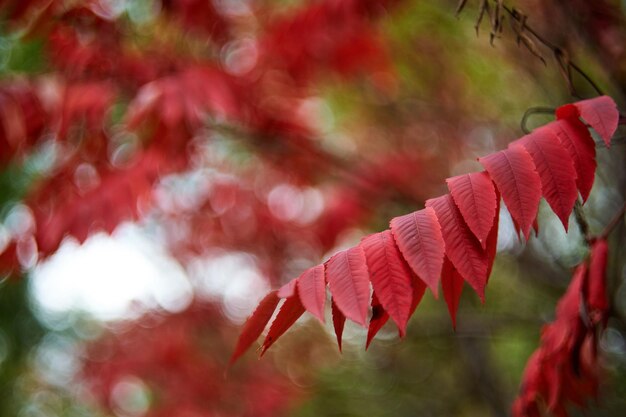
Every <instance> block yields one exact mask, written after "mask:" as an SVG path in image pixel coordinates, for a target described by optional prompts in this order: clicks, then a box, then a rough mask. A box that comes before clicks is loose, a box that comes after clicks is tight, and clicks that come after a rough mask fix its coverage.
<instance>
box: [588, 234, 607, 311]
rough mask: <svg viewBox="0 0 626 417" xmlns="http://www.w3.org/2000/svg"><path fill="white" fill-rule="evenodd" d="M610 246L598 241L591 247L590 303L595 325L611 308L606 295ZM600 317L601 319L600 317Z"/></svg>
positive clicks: (604, 241)
mask: <svg viewBox="0 0 626 417" xmlns="http://www.w3.org/2000/svg"><path fill="white" fill-rule="evenodd" d="M608 252H609V246H608V244H607V242H606V240H604V239H598V240H597V241H596V242H595V243H594V244H593V246H592V247H591V259H590V261H589V276H588V281H587V285H588V286H589V287H588V295H587V297H588V301H587V304H588V306H589V310H590V316H591V319H592V321H593V322H594V323H598V322H599V321H601V320H600V319H601V318H602V317H603V316H604V315H606V311H607V310H608V308H609V300H608V298H607V294H606V266H607V258H608ZM598 316H600V317H598Z"/></svg>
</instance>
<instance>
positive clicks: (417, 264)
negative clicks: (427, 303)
mask: <svg viewBox="0 0 626 417" xmlns="http://www.w3.org/2000/svg"><path fill="white" fill-rule="evenodd" d="M391 231H392V232H393V236H394V238H395V240H396V243H397V244H398V248H400V251H401V252H402V255H403V256H404V259H405V260H406V262H407V263H408V264H409V266H410V267H411V268H412V269H413V271H414V272H415V273H416V274H417V276H418V277H420V279H421V280H423V281H424V282H425V283H426V284H427V285H428V287H429V288H430V290H431V291H432V292H433V294H434V295H435V297H437V291H438V286H439V277H440V275H441V265H442V264H443V255H444V248H445V244H444V241H443V236H442V235H441V226H440V225H439V220H438V219H437V215H436V214H435V211H434V210H433V209H432V208H430V207H426V208H425V209H423V210H419V211H415V212H413V213H410V214H406V215H404V216H400V217H395V218H394V219H392V220H391Z"/></svg>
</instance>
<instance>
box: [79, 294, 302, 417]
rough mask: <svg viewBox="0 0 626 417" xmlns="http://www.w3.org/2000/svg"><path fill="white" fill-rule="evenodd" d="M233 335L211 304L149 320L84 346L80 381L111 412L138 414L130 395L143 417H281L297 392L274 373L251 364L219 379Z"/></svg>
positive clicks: (119, 327) (264, 366)
mask: <svg viewBox="0 0 626 417" xmlns="http://www.w3.org/2000/svg"><path fill="white" fill-rule="evenodd" d="M236 332H237V329H236V328H235V327H234V326H233V325H231V324H228V323H227V321H226V318H225V317H224V316H223V315H222V314H221V312H220V310H219V307H218V306H217V305H214V304H210V303H198V302H197V303H195V304H193V305H192V306H190V307H188V308H187V309H186V310H185V311H184V312H181V313H176V314H168V315H163V314H160V313H152V314H148V315H146V316H144V317H142V318H141V319H140V320H138V321H136V322H133V323H119V324H118V325H117V326H115V327H114V328H113V329H112V331H109V332H108V334H106V336H105V337H102V338H100V339H99V340H98V341H97V342H95V343H92V344H91V345H89V346H88V349H87V352H86V358H87V361H86V365H85V367H84V368H83V371H82V377H83V378H84V380H85V381H86V383H87V384H88V386H89V389H90V392H92V393H93V394H94V395H95V396H96V399H97V400H98V402H99V403H101V404H102V405H103V406H104V407H105V408H106V409H108V410H111V411H115V412H128V410H129V409H132V407H133V406H136V405H133V404H134V403H133V398H135V400H134V401H135V402H136V396H137V392H133V391H132V390H133V389H135V390H137V389H143V390H144V391H145V392H144V393H143V395H145V396H146V397H147V398H148V401H149V407H147V410H146V412H145V414H143V415H145V416H147V417H166V416H174V415H175V416H181V417H193V416H251V417H252V416H266V417H270V416H280V415H285V414H286V412H287V411H288V410H289V408H290V407H291V406H292V405H293V404H295V402H296V401H297V399H298V398H299V397H300V396H302V392H301V391H300V390H299V389H298V388H296V386H295V385H294V384H293V383H291V382H290V381H289V379H287V378H286V377H285V376H284V375H283V374H282V373H279V372H278V371H277V370H276V369H275V368H274V367H273V366H270V365H269V364H261V363H256V364H250V365H248V366H247V367H245V368H244V367H242V368H241V369H236V370H232V371H231V372H229V374H228V376H227V377H226V375H225V374H224V368H225V363H224V358H226V357H227V352H228V351H229V350H230V349H231V347H232V344H233V342H234V339H235V336H236ZM133 395H135V397H133ZM125 407H126V408H125Z"/></svg>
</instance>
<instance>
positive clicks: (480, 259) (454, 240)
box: [426, 194, 487, 301]
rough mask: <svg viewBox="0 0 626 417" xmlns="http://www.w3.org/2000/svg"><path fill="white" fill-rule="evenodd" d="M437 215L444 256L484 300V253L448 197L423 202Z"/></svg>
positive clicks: (485, 255)
mask: <svg viewBox="0 0 626 417" xmlns="http://www.w3.org/2000/svg"><path fill="white" fill-rule="evenodd" d="M426 206H427V207H432V208H433V209H434V210H435V213H437V217H438V218H439V224H441V231H442V234H443V240H444V241H445V243H446V256H447V258H449V259H450V261H451V262H452V264H453V265H454V267H455V268H456V270H457V271H458V272H459V274H461V276H462V277H463V278H464V279H465V280H466V281H467V282H468V283H469V284H470V285H471V286H472V288H474V290H475V291H476V293H477V294H478V296H479V297H480V299H481V300H483V301H484V299H485V284H486V283H487V254H486V253H485V252H484V251H483V250H482V248H481V247H480V243H478V240H476V237H475V236H474V234H473V233H472V232H471V231H470V230H469V228H468V227H467V225H466V224H465V221H464V220H463V217H462V216H461V213H460V212H459V209H458V208H457V207H456V205H455V204H454V201H453V200H452V196H451V195H450V194H446V195H443V196H441V197H437V198H433V199H430V200H427V201H426Z"/></svg>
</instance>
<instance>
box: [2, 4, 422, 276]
mask: <svg viewBox="0 0 626 417" xmlns="http://www.w3.org/2000/svg"><path fill="white" fill-rule="evenodd" d="M394 3H395V2H394V1H382V0H381V1H371V2H366V3H364V2H359V1H352V0H350V1H335V0H327V1H321V2H314V3H312V4H309V5H304V6H303V7H300V8H298V9H296V10H292V11H290V12H288V13H282V14H280V15H279V16H275V15H272V14H271V13H270V12H271V11H270V10H265V9H263V8H262V7H261V6H259V7H260V8H259V9H255V8H254V7H257V6H254V7H253V6H249V5H246V6H245V8H244V9H241V10H234V9H232V7H231V8H230V9H229V7H230V6H228V5H227V4H226V3H223V4H222V3H219V4H218V3H215V4H214V3H213V2H207V1H195V0H185V1H176V2H174V1H167V2H162V9H161V14H162V17H163V18H164V19H165V20H164V22H163V24H162V29H163V33H159V34H156V35H155V34H152V35H153V37H154V39H153V42H152V43H145V44H143V43H141V42H140V41H139V40H138V39H141V37H140V36H139V34H138V33H136V31H137V30H138V29H137V27H134V26H133V25H132V24H130V22H129V21H128V16H120V15H119V13H120V12H119V11H116V10H115V8H114V7H112V6H111V5H108V4H107V3H106V2H98V1H91V0H84V1H77V2H65V1H61V0H52V1H38V0H31V1H23V2H21V1H20V2H18V1H12V0H3V1H0V11H1V12H2V15H3V16H4V17H5V19H7V20H6V23H7V27H8V28H9V29H11V30H15V31H21V33H23V34H24V35H25V36H33V37H41V38H42V39H44V42H43V51H44V53H45V55H46V56H47V57H49V58H50V59H49V61H48V62H46V65H47V66H48V67H47V68H46V71H47V73H46V74H45V75H40V76H30V77H28V78H24V79H16V80H5V81H4V82H3V84H2V85H1V86H0V119H1V120H2V123H1V124H0V162H2V163H3V164H7V163H18V164H19V163H21V162H22V161H23V159H24V157H26V156H28V155H30V154H31V153H32V152H33V150H36V147H37V146H38V145H41V144H42V143H44V142H53V143H55V144H56V145H58V146H57V148H56V149H57V157H56V160H55V166H54V168H53V169H52V170H51V171H50V172H49V173H48V176H47V177H45V178H41V179H38V180H37V181H36V182H35V184H34V186H33V187H32V188H31V189H29V190H28V195H27V196H26V197H25V201H26V202H27V204H28V205H29V206H30V207H31V209H32V210H33V213H34V218H35V223H36V228H35V230H34V238H35V241H36V242H37V244H38V247H37V251H38V252H39V258H40V259H43V258H45V257H47V256H49V255H51V254H52V253H54V251H56V249H57V248H58V246H59V245H60V243H61V242H62V240H63V239H64V238H65V237H66V236H68V235H70V236H73V237H75V238H77V239H78V240H79V241H81V242H82V241H83V240H84V239H86V238H87V236H89V235H90V234H91V233H93V232H95V231H98V230H104V231H106V232H111V231H112V230H113V229H114V228H115V227H116V226H117V225H118V224H119V223H121V222H123V221H127V220H135V219H138V218H140V217H141V215H143V214H145V213H146V210H147V209H148V208H149V207H151V206H152V205H151V200H152V198H153V193H152V190H153V188H154V186H155V185H156V184H157V183H158V181H159V180H160V179H161V178H162V177H164V176H166V175H168V174H172V173H180V172H185V171H189V170H192V169H194V168H195V167H194V165H193V163H192V157H193V156H194V152H195V151H196V149H195V147H194V146H195V140H196V139H197V138H198V137H207V136H210V135H211V134H212V133H213V132H214V130H215V131H217V130H218V129H219V128H220V127H223V126H228V127H231V128H234V129H235V130H237V131H238V133H239V134H240V135H241V136H242V137H243V138H245V139H246V140H247V142H248V145H249V146H250V147H252V148H253V149H254V150H256V151H258V154H259V155H260V156H261V157H262V158H263V159H264V160H265V161H266V162H268V163H270V164H272V165H273V166H274V168H275V169H277V170H280V171H282V172H287V173H289V175H290V176H291V177H294V178H295V180H296V181H300V182H303V183H310V182H312V181H311V179H312V178H314V177H316V176H318V175H319V172H320V171H323V170H324V169H326V168H327V166H328V161H329V160H330V159H332V158H331V157H329V155H328V154H327V153H325V152H324V151H323V150H322V149H320V147H319V145H318V142H317V141H316V138H315V135H316V132H315V131H314V129H313V128H312V126H311V123H310V122H308V121H307V120H305V116H306V115H303V114H302V113H299V112H298V106H299V105H300V104H301V103H302V101H303V100H304V99H306V98H308V97H310V96H311V95H312V94H314V90H313V88H312V87H314V83H315V82H317V81H319V79H321V78H323V77H329V76H330V77H332V76H339V77H341V78H342V79H345V78H346V77H352V78H355V77H360V76H366V77H370V76H371V77H373V78H372V80H373V82H374V84H376V85H377V86H378V87H381V88H382V87H384V86H383V85H379V84H380V83H377V82H376V80H375V79H376V77H378V78H381V77H380V75H381V74H383V73H384V74H383V75H384V76H383V77H382V78H381V79H386V80H389V79H393V70H392V68H391V63H390V59H389V57H388V54H387V51H386V47H385V45H384V43H383V42H382V39H381V37H380V35H379V34H378V29H377V27H376V24H375V18H376V17H377V16H379V15H381V14H382V13H383V12H384V10H385V8H387V7H391V6H392V5H393V4H394ZM242 5H243V3H242ZM264 13H266V14H269V15H270V18H264V20H262V21H261V22H262V26H261V27H257V23H256V20H255V19H256V17H257V15H263V14H264ZM303 24H305V25H306V26H307V30H306V31H302V30H300V28H301V27H302V25H303ZM250 27H255V31H254V32H255V37H254V38H250V37H249V36H247V37H246V36H243V37H242V34H245V33H248V32H249V28H250ZM188 28H191V29H192V30H191V31H190V32H187V30H186V29H188ZM152 30H154V29H152ZM141 35H145V36H150V35H151V34H141ZM176 36H178V37H179V38H177V37H176ZM302 45H305V46H306V47H304V48H303V47H302ZM230 47H232V48H231V49H232V51H234V52H232V57H233V58H232V60H231V61H229V59H230V58H228V56H226V55H225V56H224V57H222V56H221V54H222V53H226V52H228V51H231V49H228V48H230ZM239 47H245V48H248V49H245V48H244V49H245V50H244V52H245V53H243V55H242V53H241V51H240V50H239V49H237V48H239ZM238 51H239V52H238ZM228 53H230V52H228ZM241 57H253V58H254V59H252V60H251V61H250V62H244V61H245V60H244V61H242V62H239V61H237V60H238V59H241ZM246 59H247V58H246ZM115 106H117V108H116V107H115ZM117 110H120V111H119V113H121V116H120V115H115V114H114V112H116V111H117ZM214 128H215V129H214ZM120 155H122V156H120ZM409 164H410V161H408V160H407V161H406V163H405V164H404V165H405V166H408V165H409ZM386 165H388V164H386V163H385V166H386ZM397 165H398V166H402V164H397ZM383 168H384V167H383ZM368 172H371V171H368ZM370 175H373V174H370ZM85 178H87V180H85ZM373 178H375V177H373ZM368 181H369V180H367V179H366V180H365V181H364V183H368ZM376 181H377V182H376V183H375V184H374V186H378V187H379V188H380V189H383V188H386V187H388V186H389V184H388V182H389V181H394V179H393V178H391V177H389V178H387V180H381V179H377V180H376ZM369 182H371V181H369ZM370 191H371V190H370ZM139 206H141V208H140V207H139ZM343 209H345V210H348V211H355V210H353V208H351V207H337V211H336V212H339V211H340V210H343ZM358 209H359V210H360V208H358ZM330 211H333V210H330ZM354 214H355V216H354V218H356V217H357V216H356V213H354ZM324 221H326V222H327V227H325V228H324V236H320V239H322V240H323V241H324V242H325V245H332V242H334V240H335V239H336V237H337V235H338V234H339V233H340V232H341V231H342V230H345V228H347V227H349V226H350V225H351V224H352V223H351V222H350V221H343V220H339V219H335V218H334V217H333V215H330V214H329V215H328V216H325V220H324ZM12 239H13V241H12V242H10V244H9V245H8V248H9V249H7V250H5V251H3V253H2V258H3V259H4V258H7V260H6V262H3V263H2V264H3V269H5V268H6V267H10V268H14V267H15V266H16V265H17V262H16V260H15V259H10V258H11V256H10V255H11V253H12V251H11V248H12V247H14V246H15V244H16V241H17V239H18V237H17V236H13V237H12Z"/></svg>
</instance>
